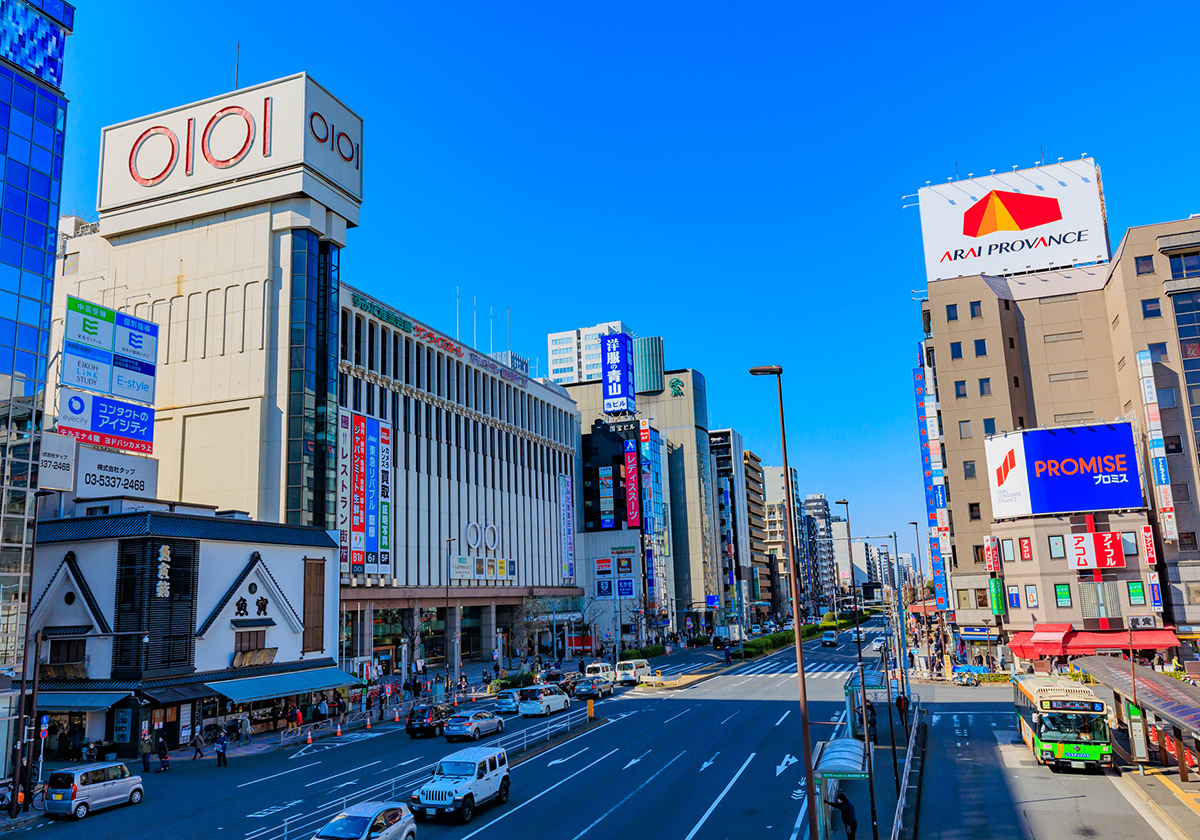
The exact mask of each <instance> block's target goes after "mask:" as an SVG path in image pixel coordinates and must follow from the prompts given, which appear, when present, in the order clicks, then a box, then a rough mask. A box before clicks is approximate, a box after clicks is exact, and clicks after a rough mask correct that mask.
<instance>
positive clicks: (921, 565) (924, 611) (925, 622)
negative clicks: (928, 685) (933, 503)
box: [908, 522, 933, 676]
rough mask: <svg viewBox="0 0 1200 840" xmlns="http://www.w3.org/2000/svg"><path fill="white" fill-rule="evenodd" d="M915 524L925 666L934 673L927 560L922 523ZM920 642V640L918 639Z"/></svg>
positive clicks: (913, 523) (912, 523) (912, 524)
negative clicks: (926, 588)
mask: <svg viewBox="0 0 1200 840" xmlns="http://www.w3.org/2000/svg"><path fill="white" fill-rule="evenodd" d="M908 524H909V525H911V526H913V535H914V536H915V537H916V538H917V581H918V583H919V585H920V587H921V635H922V636H924V637H925V666H926V668H927V669H928V672H929V675H930V676H932V675H933V659H932V657H931V656H930V653H929V611H928V608H927V607H926V605H925V561H924V560H923V559H921V525H920V523H918V522H909V523H908ZM918 644H920V642H919V641H918Z"/></svg>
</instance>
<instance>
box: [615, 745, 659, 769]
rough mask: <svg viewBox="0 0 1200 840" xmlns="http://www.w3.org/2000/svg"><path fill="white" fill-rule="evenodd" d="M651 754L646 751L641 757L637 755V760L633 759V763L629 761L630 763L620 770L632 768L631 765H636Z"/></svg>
mask: <svg viewBox="0 0 1200 840" xmlns="http://www.w3.org/2000/svg"><path fill="white" fill-rule="evenodd" d="M652 752H653V750H646V751H645V752H644V753H642V754H641V755H639V756H638V757H637V758H635V759H634V760H633V761H631V762H629V763H628V764H626V765H625V766H624V767H622V768H621V769H622V770H628V769H629V768H630V767H632V766H633V765H635V764H637V763H638V762H639V761H641V760H642V759H643V758H645V757H646V756H648V755H650V753H652Z"/></svg>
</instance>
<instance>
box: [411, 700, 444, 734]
mask: <svg viewBox="0 0 1200 840" xmlns="http://www.w3.org/2000/svg"><path fill="white" fill-rule="evenodd" d="M452 717H454V709H452V708H451V707H449V706H446V705H444V704H441V703H438V704H436V705H433V706H414V707H413V708H412V709H411V710H410V711H409V713H408V720H407V721H406V722H405V724H404V731H405V732H407V733H408V737H410V738H416V737H417V736H418V735H433V736H434V737H435V738H436V737H440V736H441V734H442V731H443V730H444V729H445V727H446V722H447V721H448V720H450V718H452Z"/></svg>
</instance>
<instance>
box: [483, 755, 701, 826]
mask: <svg viewBox="0 0 1200 840" xmlns="http://www.w3.org/2000/svg"><path fill="white" fill-rule="evenodd" d="M615 752H617V750H615V749H613V750H609V751H608V752H606V753H605V754H604V755H602V756H600V757H599V758H597V759H596V760H595V761H593V762H592V763H591V764H588V765H585V766H584V767H582V768H580V769H579V770H576V771H575V772H574V773H572V774H571V775H570V776H567V777H566V778H564V779H561V780H559V781H557V782H555V783H554V784H552V785H550V787H548V788H546V789H545V790H543V791H542V792H541V793H539V794H537V795H535V796H532V797H530V798H529V799H526V800H525V801H524V802H522V803H521V804H520V805H517V806H516V807H515V808H510V809H509V810H507V811H505V812H504V813H503V814H501V815H500V816H498V817H496V819H494V820H492V821H491V822H490V823H487V824H486V825H481V826H480V827H479V828H477V829H475V830H474V831H472V832H471V833H470V834H468V835H466V836H465V837H463V838H462V840H471V838H472V837H474V836H475V835H476V834H480V833H482V832H484V831H487V830H488V829H489V828H491V827H492V826H493V825H495V824H496V823H498V822H500V820H502V819H505V818H506V817H511V816H512V815H513V814H515V813H516V812H517V811H520V810H521V809H522V808H524V807H525V806H526V805H529V804H531V803H533V802H536V801H538V800H539V799H541V798H542V797H543V796H545V795H546V794H547V793H549V792H550V791H552V790H554V789H555V788H556V787H558V786H559V785H564V784H566V783H567V782H569V781H571V779H574V778H575V777H576V776H578V775H579V774H580V773H586V772H587V771H588V770H591V769H592V768H593V767H595V766H596V765H597V764H599V763H600V762H601V761H603V760H604V759H606V758H608V757H609V756H610V755H612V754H613V753H615ZM689 840H690V838H689Z"/></svg>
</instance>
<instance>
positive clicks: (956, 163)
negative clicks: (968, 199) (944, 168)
mask: <svg viewBox="0 0 1200 840" xmlns="http://www.w3.org/2000/svg"><path fill="white" fill-rule="evenodd" d="M954 180H955V181H957V180H958V161H954Z"/></svg>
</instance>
